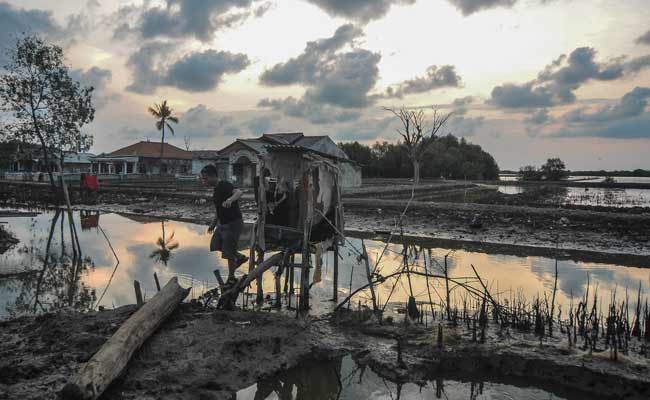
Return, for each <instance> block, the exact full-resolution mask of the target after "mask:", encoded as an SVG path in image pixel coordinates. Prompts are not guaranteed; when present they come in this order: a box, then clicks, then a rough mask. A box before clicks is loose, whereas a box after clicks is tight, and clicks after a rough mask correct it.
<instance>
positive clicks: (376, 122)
mask: <svg viewBox="0 0 650 400" xmlns="http://www.w3.org/2000/svg"><path fill="white" fill-rule="evenodd" d="M394 124H395V119H394V118H393V117H384V118H364V119H359V120H358V121H355V122H354V123H350V124H347V125H345V126H343V127H341V128H339V129H338V131H336V132H334V133H333V136H332V138H333V139H335V140H343V141H355V140H361V141H368V140H375V139H378V138H382V137H384V138H386V137H391V136H394V135H395V131H394V129H393V128H394Z"/></svg>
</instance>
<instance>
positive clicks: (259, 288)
mask: <svg viewBox="0 0 650 400" xmlns="http://www.w3.org/2000/svg"><path fill="white" fill-rule="evenodd" d="M262 263H264V252H263V251H261V250H259V249H258V253H257V265H261V264H262ZM262 276H263V274H259V275H258V276H257V280H256V281H255V282H256V285H257V297H256V299H255V302H256V303H257V304H262V303H263V302H264V288H263V287H262Z"/></svg>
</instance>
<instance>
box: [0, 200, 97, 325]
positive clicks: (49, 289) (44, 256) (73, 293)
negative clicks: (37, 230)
mask: <svg viewBox="0 0 650 400" xmlns="http://www.w3.org/2000/svg"><path fill="white" fill-rule="evenodd" d="M65 217H66V214H65V213H63V212H62V211H60V210H58V211H56V212H55V213H54V215H53V216H52V219H51V223H50V228H49V232H48V236H47V244H46V245H45V248H44V250H43V251H42V252H41V251H36V252H35V253H34V254H33V256H34V258H32V260H31V261H32V262H34V261H36V263H37V264H40V268H38V269H30V270H26V271H22V272H16V273H15V274H14V279H10V278H9V277H8V276H4V277H3V279H0V288H3V287H4V288H6V289H8V290H9V291H13V292H15V293H16V296H15V298H14V300H13V301H12V302H10V303H8V304H6V310H7V313H8V314H9V316H16V315H20V314H24V313H36V312H49V311H54V310H57V309H61V308H66V307H70V308H73V309H76V310H81V311H88V310H90V309H92V308H93V304H94V302H95V300H96V294H95V290H94V289H93V288H89V287H88V286H86V285H85V284H84V283H83V282H82V281H81V279H80V278H81V276H82V275H83V274H85V273H87V272H89V271H92V270H93V269H94V267H95V265H94V263H93V261H92V259H91V258H90V257H88V256H84V255H83V252H82V250H81V248H80V247H78V246H77V244H76V242H75V241H74V239H73V238H74V233H70V234H69V236H68V237H67V238H66V236H65V232H66V230H65V229H64V225H65V223H64V220H65ZM59 220H60V221H61V229H60V239H59V243H60V251H59V250H55V249H54V248H53V246H52V244H53V239H54V236H55V230H56V226H57V221H59ZM71 232H73V231H72V228H71Z"/></svg>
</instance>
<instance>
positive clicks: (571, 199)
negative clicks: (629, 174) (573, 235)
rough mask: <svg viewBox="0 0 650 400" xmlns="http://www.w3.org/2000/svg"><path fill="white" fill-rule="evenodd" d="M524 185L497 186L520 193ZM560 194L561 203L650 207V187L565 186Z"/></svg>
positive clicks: (506, 192)
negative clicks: (563, 192)
mask: <svg viewBox="0 0 650 400" xmlns="http://www.w3.org/2000/svg"><path fill="white" fill-rule="evenodd" d="M527 189H528V188H527V187H526V186H511V185H502V186H498V190H499V192H501V193H505V194H520V193H523V192H525V191H526V190H527ZM563 189H565V190H566V192H565V194H563V195H562V196H561V199H560V203H561V204H570V205H582V206H607V207H621V208H628V207H650V189H618V188H578V187H566V188H563Z"/></svg>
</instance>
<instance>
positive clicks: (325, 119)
mask: <svg viewBox="0 0 650 400" xmlns="http://www.w3.org/2000/svg"><path fill="white" fill-rule="evenodd" d="M257 106H258V107H263V108H271V109H273V110H274V111H281V112H282V113H283V114H284V115H286V116H288V117H293V118H302V119H306V120H308V121H309V122H311V123H312V124H315V125H322V124H332V123H340V122H348V121H354V120H356V119H358V118H359V117H360V116H361V113H360V112H358V111H349V110H343V109H340V108H338V107H332V106H327V105H319V104H316V103H314V102H312V101H309V100H306V99H296V98H294V97H287V98H286V99H274V100H270V99H262V100H261V101H260V102H259V103H258V104H257Z"/></svg>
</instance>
